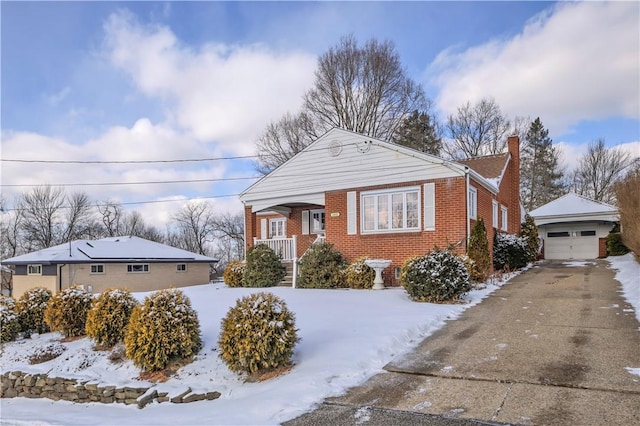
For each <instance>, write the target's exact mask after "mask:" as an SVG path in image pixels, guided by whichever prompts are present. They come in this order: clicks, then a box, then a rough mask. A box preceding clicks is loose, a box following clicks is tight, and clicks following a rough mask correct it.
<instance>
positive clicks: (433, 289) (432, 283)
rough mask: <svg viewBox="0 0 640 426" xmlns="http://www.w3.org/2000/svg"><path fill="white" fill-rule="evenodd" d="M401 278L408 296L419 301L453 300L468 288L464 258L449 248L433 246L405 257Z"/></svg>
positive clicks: (437, 301) (467, 275)
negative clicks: (443, 248)
mask: <svg viewBox="0 0 640 426" xmlns="http://www.w3.org/2000/svg"><path fill="white" fill-rule="evenodd" d="M400 281H401V283H402V286H403V287H404V288H405V289H406V290H407V293H409V297H411V299H413V300H415V301H418V302H436V303H440V302H448V301H454V300H458V299H459V298H460V296H462V295H463V294H464V293H466V292H468V291H469V290H471V284H470V282H469V274H468V272H467V269H466V268H465V266H464V262H463V261H462V259H461V258H460V257H459V256H458V255H456V254H455V253H453V252H451V251H449V250H439V249H436V250H434V251H432V252H431V253H429V254H427V255H426V256H416V257H412V258H410V259H408V260H407V261H406V262H405V264H404V265H403V266H402V271H401V277H400Z"/></svg>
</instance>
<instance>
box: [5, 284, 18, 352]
mask: <svg viewBox="0 0 640 426" xmlns="http://www.w3.org/2000/svg"><path fill="white" fill-rule="evenodd" d="M18 333H20V322H19V321H18V314H17V313H16V301H15V300H13V299H12V298H11V297H6V296H0V343H2V342H10V341H12V340H15V339H16V337H18Z"/></svg>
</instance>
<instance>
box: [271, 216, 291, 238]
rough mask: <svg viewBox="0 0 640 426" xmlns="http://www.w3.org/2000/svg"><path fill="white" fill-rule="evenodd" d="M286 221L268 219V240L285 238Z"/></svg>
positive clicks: (283, 219) (282, 219)
mask: <svg viewBox="0 0 640 426" xmlns="http://www.w3.org/2000/svg"><path fill="white" fill-rule="evenodd" d="M286 224H287V219H285V218H278V219H269V238H286V236H287V226H286Z"/></svg>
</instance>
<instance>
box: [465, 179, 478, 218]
mask: <svg viewBox="0 0 640 426" xmlns="http://www.w3.org/2000/svg"><path fill="white" fill-rule="evenodd" d="M468 196H469V202H468V203H467V205H468V208H469V219H477V217H478V190H477V189H475V188H474V187H473V186H470V187H469V194H468Z"/></svg>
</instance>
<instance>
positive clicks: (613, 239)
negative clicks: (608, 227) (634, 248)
mask: <svg viewBox="0 0 640 426" xmlns="http://www.w3.org/2000/svg"><path fill="white" fill-rule="evenodd" d="M627 253H629V249H628V248H627V246H625V245H624V243H623V242H622V234H620V233H619V232H610V233H609V235H607V254H609V255H610V256H622V255H624V254H627Z"/></svg>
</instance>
